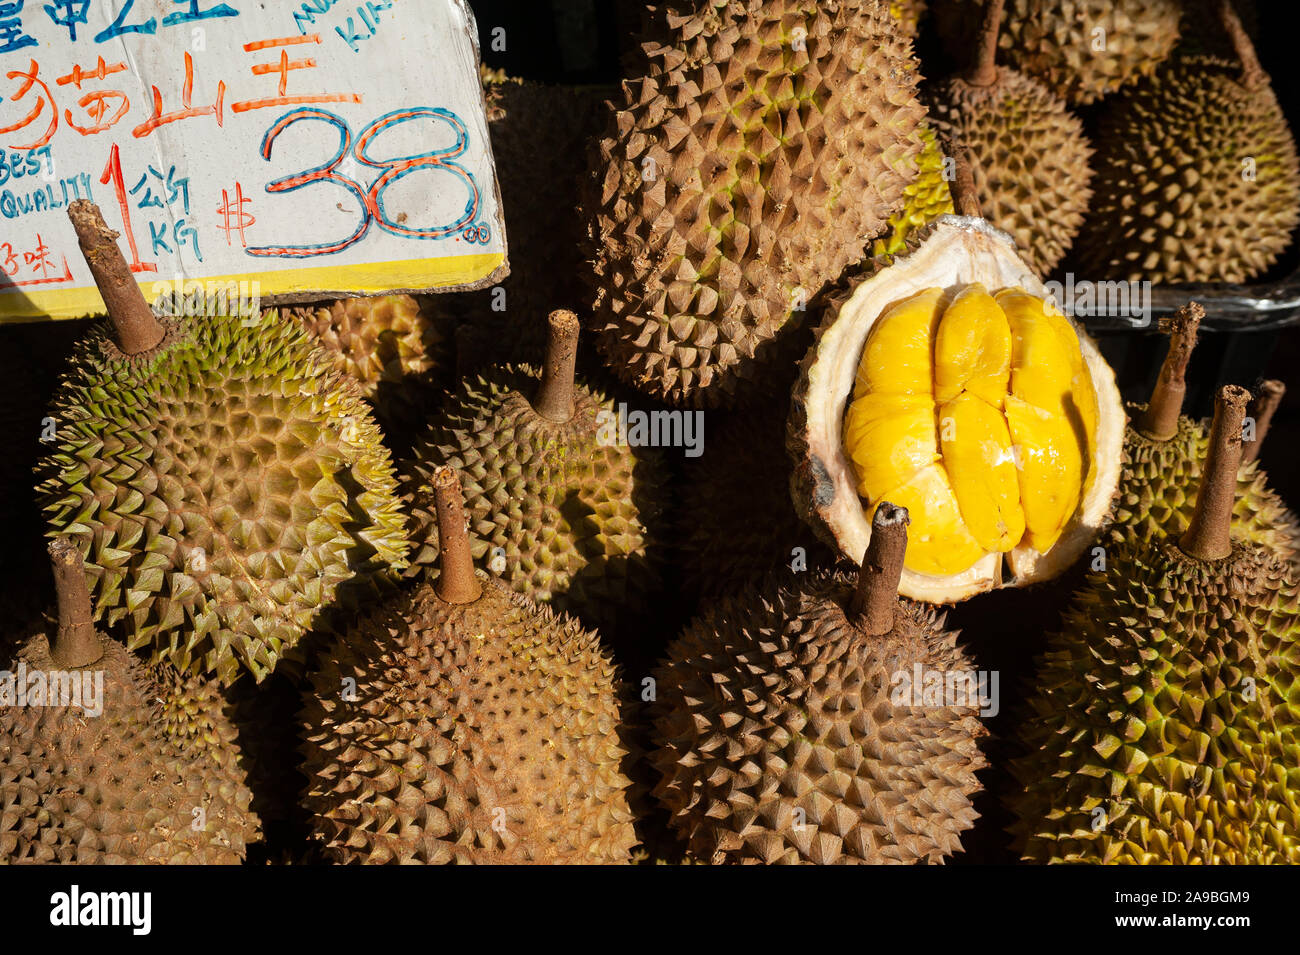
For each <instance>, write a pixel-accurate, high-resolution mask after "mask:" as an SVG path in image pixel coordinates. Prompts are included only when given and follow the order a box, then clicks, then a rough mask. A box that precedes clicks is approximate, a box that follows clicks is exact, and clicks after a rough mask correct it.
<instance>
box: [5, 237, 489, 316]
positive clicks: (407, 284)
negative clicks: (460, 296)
mask: <svg viewBox="0 0 1300 955" xmlns="http://www.w3.org/2000/svg"><path fill="white" fill-rule="evenodd" d="M504 262H505V255H504V254H503V253H500V252H488V253H483V254H482V255H448V256H443V257H441V258H436V259H401V260H397V261H393V262H369V263H365V264H362V265H349V266H345V267H342V268H340V267H339V266H321V267H319V268H307V269H285V270H283V271H277V272H261V273H259V272H245V273H242V274H237V275H217V276H210V277H207V278H194V279H188V280H187V282H189V283H194V282H198V283H200V284H201V285H203V286H207V287H212V286H223V285H226V284H227V283H231V282H234V283H239V282H258V283H260V289H259V292H260V294H261V295H262V296H263V297H268V296H271V295H292V294H303V293H310V292H314V291H317V290H319V289H327V290H329V291H333V292H355V293H357V294H364V293H367V292H372V293H375V292H388V291H391V290H392V289H399V288H417V289H419V288H443V287H447V286H453V285H467V284H469V283H471V282H477V281H479V280H480V279H484V278H487V277H488V276H490V275H491V274H492V273H493V272H495V271H496V270H497V269H498V268H500V267H501V265H502V264H503V263H504ZM138 284H139V286H140V288H141V289H142V290H143V291H144V295H145V298H146V299H148V300H149V301H151V302H152V301H153V300H154V299H155V298H156V297H157V295H156V294H155V292H161V291H166V292H170V291H172V290H173V289H174V288H175V283H174V280H173V279H171V278H169V277H167V276H164V275H159V274H158V273H156V272H150V273H148V274H146V275H141V276H140V277H139V279H138ZM155 286H157V288H156V289H155ZM190 287H191V288H193V287H194V286H193V284H191V285H190ZM103 311H104V300H103V299H102V298H100V297H99V290H98V289H97V288H95V286H93V285H90V286H83V287H81V288H64V289H50V288H41V287H39V286H28V287H22V286H20V287H18V288H17V289H12V290H11V289H8V288H7V287H3V286H0V322H4V321H14V320H19V319H32V318H37V319H59V318H80V317H81V316H83V315H94V314H102V313H103Z"/></svg>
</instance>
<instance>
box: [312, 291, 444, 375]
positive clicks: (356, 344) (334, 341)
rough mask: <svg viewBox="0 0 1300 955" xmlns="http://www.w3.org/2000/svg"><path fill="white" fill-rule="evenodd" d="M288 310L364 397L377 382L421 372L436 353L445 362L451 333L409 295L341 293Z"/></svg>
mask: <svg viewBox="0 0 1300 955" xmlns="http://www.w3.org/2000/svg"><path fill="white" fill-rule="evenodd" d="M289 312H290V314H291V315H293V317H294V318H296V319H297V320H298V321H299V322H301V323H302V324H303V326H304V327H305V328H306V329H307V331H309V332H311V333H312V334H313V335H314V336H315V337H316V340H317V341H319V342H320V343H321V344H322V345H324V346H325V349H326V350H327V351H328V352H329V353H330V354H331V355H332V356H333V358H334V367H335V368H337V369H338V370H339V371H343V372H346V373H347V374H349V375H351V376H352V377H353V378H354V379H356V381H357V384H359V385H360V386H361V393H362V394H363V395H364V396H365V397H367V398H372V399H373V398H374V397H375V395H376V393H377V392H378V390H379V385H380V383H381V382H385V381H386V382H392V383H400V382H401V381H402V379H403V378H406V377H407V376H409V375H419V374H422V373H424V372H427V371H429V370H430V369H432V368H433V367H434V365H435V364H437V363H438V359H439V358H441V359H442V363H443V364H444V365H450V356H449V353H447V349H449V348H450V347H451V338H452V336H451V334H450V333H449V331H448V330H447V329H446V328H442V327H440V326H439V325H438V323H436V322H435V321H433V316H432V315H431V314H425V313H424V312H422V310H421V307H420V303H419V302H418V301H416V299H415V298H414V297H412V296H410V295H377V296H375V297H374V298H345V299H340V300H338V301H336V302H329V303H325V304H322V305H317V306H313V307H309V308H293V309H290V310H289ZM440 353H441V354H440Z"/></svg>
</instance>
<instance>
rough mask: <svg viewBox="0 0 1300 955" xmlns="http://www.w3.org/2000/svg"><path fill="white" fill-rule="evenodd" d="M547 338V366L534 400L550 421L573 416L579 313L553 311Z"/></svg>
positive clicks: (579, 324)
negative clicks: (574, 371)
mask: <svg viewBox="0 0 1300 955" xmlns="http://www.w3.org/2000/svg"><path fill="white" fill-rule="evenodd" d="M548 324H549V326H550V328H549V331H548V337H547V341H546V367H545V368H543V369H542V383H541V386H540V387H539V388H538V389H537V398H536V400H534V401H533V410H534V411H536V412H537V413H538V414H539V415H541V416H542V417H543V418H545V419H547V420H548V421H555V422H560V423H563V422H565V421H568V420H569V419H570V418H572V417H573V370H574V365H575V363H576V362H577V359H578V330H579V329H580V328H581V327H582V326H581V323H580V322H579V321H578V316H577V315H575V314H573V312H570V311H569V310H568V309H563V308H557V309H556V310H555V311H553V312H551V315H550V318H549V320H548Z"/></svg>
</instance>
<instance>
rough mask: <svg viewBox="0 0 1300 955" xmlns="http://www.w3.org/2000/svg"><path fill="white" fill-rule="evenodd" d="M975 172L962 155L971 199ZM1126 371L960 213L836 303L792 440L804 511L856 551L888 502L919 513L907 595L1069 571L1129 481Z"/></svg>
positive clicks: (960, 180) (965, 195)
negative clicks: (1121, 377) (1122, 474)
mask: <svg viewBox="0 0 1300 955" xmlns="http://www.w3.org/2000/svg"><path fill="white" fill-rule="evenodd" d="M972 179H973V177H972V176H971V174H970V170H969V168H968V167H967V166H965V165H964V164H962V163H959V164H958V176H957V182H956V184H957V185H958V187H959V188H958V196H957V206H958V208H964V209H966V210H967V211H973V210H972V209H971V206H972V203H971V201H970V195H971V190H972V188H973V186H972ZM1123 436H1124V414H1123V407H1122V404H1121V402H1120V397H1119V392H1118V390H1117V389H1116V387H1115V377H1114V373H1113V372H1112V371H1111V369H1110V368H1109V366H1108V365H1107V364H1106V362H1105V359H1104V358H1102V356H1101V353H1100V352H1099V351H1098V350H1097V346H1096V345H1095V344H1094V343H1093V341H1092V339H1091V338H1089V336H1088V335H1087V333H1086V332H1084V331H1083V330H1082V329H1080V328H1079V327H1078V326H1076V325H1075V324H1074V322H1073V321H1071V320H1070V319H1069V318H1068V317H1066V316H1065V315H1063V314H1062V313H1061V312H1060V311H1059V310H1058V309H1057V308H1056V306H1055V304H1054V303H1053V302H1052V300H1051V297H1050V295H1049V292H1048V290H1047V288H1046V287H1045V286H1044V285H1043V284H1042V282H1041V281H1040V280H1039V279H1038V277H1037V276H1036V275H1035V273H1034V271H1033V270H1032V269H1031V268H1030V267H1029V266H1028V265H1027V264H1026V263H1025V262H1024V261H1023V260H1022V259H1020V258H1019V257H1018V256H1017V254H1016V252H1015V250H1014V246H1013V244H1012V242H1011V240H1010V237H1009V236H1007V235H1006V234H1005V233H1002V232H1000V231H998V230H996V229H995V228H993V227H992V226H990V225H989V224H988V223H987V222H986V221H984V220H983V219H979V218H974V217H971V216H944V217H943V218H941V219H939V220H938V221H937V222H935V223H934V224H933V225H931V226H929V227H928V228H927V229H926V230H925V232H924V233H923V235H922V236H921V238H920V239H919V240H918V242H917V243H916V246H915V248H914V249H913V250H912V251H911V252H909V253H908V254H907V255H904V256H899V257H896V258H895V259H894V261H893V263H892V264H891V265H889V266H887V267H883V268H878V269H877V270H876V271H875V272H873V273H871V274H870V275H868V276H865V277H863V278H862V279H861V280H859V281H858V282H857V283H856V285H855V286H854V287H852V288H851V289H850V290H849V291H848V292H846V293H845V294H844V295H843V296H842V297H840V298H838V299H837V300H836V301H835V302H833V303H832V307H831V308H830V309H829V310H828V313H827V317H826V319H825V321H824V322H823V324H822V327H821V329H820V330H819V331H818V333H817V341H816V342H815V344H814V345H813V347H812V348H811V349H810V350H809V353H808V356H807V357H806V358H805V359H804V363H803V367H802V375H801V378H800V382H799V384H798V386H797V388H796V390H795V394H794V399H793V401H792V404H791V413H790V422H789V431H788V441H787V447H788V450H789V451H790V453H791V455H792V457H793V460H794V473H793V475H792V478H791V491H792V493H793V496H794V500H795V504H796V507H797V509H798V511H799V513H800V515H801V516H802V517H803V518H804V519H805V520H807V521H809V522H810V523H811V524H812V526H813V529H814V530H815V531H816V532H817V533H818V534H819V535H820V536H822V537H823V539H824V540H826V541H827V542H828V543H830V544H832V545H833V546H835V547H836V549H837V550H838V552H839V553H840V554H842V555H843V556H845V557H847V558H849V559H853V560H856V559H858V558H859V557H860V556H861V555H862V553H863V552H864V551H865V550H866V547H867V543H868V541H869V540H870V537H871V523H870V522H871V514H872V511H873V510H874V508H875V507H876V506H877V504H879V502H880V501H882V500H889V501H892V502H893V503H895V504H898V505H900V506H902V507H906V508H908V510H909V511H910V512H911V515H912V531H911V546H910V547H908V551H907V562H906V565H905V567H904V570H903V578H902V584H901V586H900V592H901V593H903V595H904V596H907V597H911V598H913V599H917V600H927V601H933V602H942V603H948V602H953V601H957V600H963V599H965V598H967V597H970V596H973V595H974V594H977V593H981V592H984V591H988V590H992V589H995V588H997V587H1009V586H1025V585H1027V584H1031V583H1035V582H1038V581H1044V580H1049V579H1051V578H1053V577H1056V576H1058V575H1060V574H1061V573H1062V572H1064V570H1065V569H1066V568H1067V567H1069V566H1070V565H1071V564H1072V563H1073V562H1074V561H1075V559H1076V558H1078V557H1079V556H1080V555H1081V554H1082V553H1083V552H1084V550H1085V549H1086V548H1087V547H1088V546H1089V545H1090V544H1091V542H1092V541H1093V539H1094V538H1095V536H1096V534H1097V532H1098V531H1099V530H1100V528H1101V526H1102V523H1103V521H1104V519H1105V517H1106V514H1107V512H1108V510H1109V506H1110V499H1111V496H1112V494H1113V493H1114V491H1115V487H1116V484H1117V482H1118V480H1119V464H1120V447H1121V445H1122V442H1123Z"/></svg>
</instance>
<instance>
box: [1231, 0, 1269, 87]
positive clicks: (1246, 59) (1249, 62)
mask: <svg viewBox="0 0 1300 955" xmlns="http://www.w3.org/2000/svg"><path fill="white" fill-rule="evenodd" d="M1219 19H1220V20H1221V21H1222V23H1223V29H1224V32H1226V33H1227V34H1228V39H1229V40H1230V41H1231V42H1232V49H1233V51H1234V52H1235V53H1236V54H1237V59H1238V60H1240V61H1241V80H1242V83H1244V84H1245V85H1246V86H1262V85H1264V84H1266V83H1268V74H1267V73H1265V72H1264V67H1263V66H1261V65H1260V62H1259V55H1258V54H1257V53H1256V52H1255V44H1253V43H1251V42H1250V35H1249V34H1248V33H1246V28H1245V27H1243V26H1242V25H1241V17H1239V16H1237V10H1236V8H1235V7H1234V6H1233V5H1232V0H1219Z"/></svg>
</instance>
